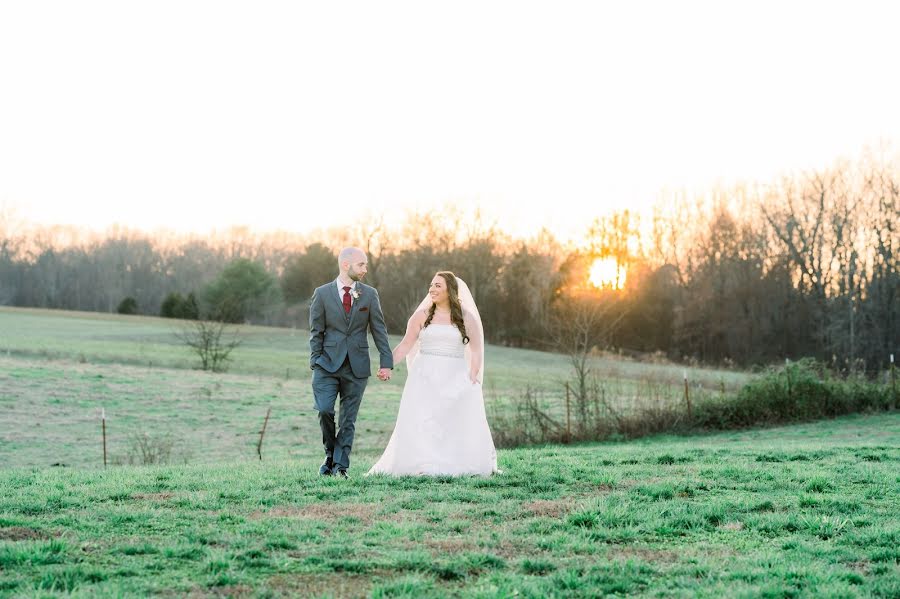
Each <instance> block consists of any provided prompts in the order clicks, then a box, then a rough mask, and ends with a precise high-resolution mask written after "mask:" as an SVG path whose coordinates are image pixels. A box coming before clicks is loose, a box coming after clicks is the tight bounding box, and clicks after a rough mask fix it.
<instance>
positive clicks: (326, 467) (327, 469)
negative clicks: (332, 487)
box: [319, 456, 334, 476]
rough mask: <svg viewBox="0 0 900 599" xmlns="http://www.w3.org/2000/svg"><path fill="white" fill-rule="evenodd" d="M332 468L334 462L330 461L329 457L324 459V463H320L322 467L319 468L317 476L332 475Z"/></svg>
mask: <svg viewBox="0 0 900 599" xmlns="http://www.w3.org/2000/svg"><path fill="white" fill-rule="evenodd" d="M332 468H334V462H333V461H332V460H331V456H328V457H327V458H325V461H324V462H322V465H321V466H319V475H321V476H331V475H332V474H334V472H332V471H331V470H332Z"/></svg>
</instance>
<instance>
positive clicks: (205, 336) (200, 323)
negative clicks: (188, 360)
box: [175, 320, 243, 372]
mask: <svg viewBox="0 0 900 599" xmlns="http://www.w3.org/2000/svg"><path fill="white" fill-rule="evenodd" d="M175 335H176V337H177V338H178V339H179V341H181V342H182V343H183V344H184V345H186V346H187V347H188V348H189V349H190V350H191V352H193V353H194V354H196V356H197V357H198V358H200V369H201V370H209V371H212V372H225V371H226V370H227V369H228V368H227V364H228V361H229V360H231V352H232V351H234V349H235V348H236V347H238V346H239V345H240V344H241V342H242V341H243V340H242V339H241V338H240V337H239V336H238V329H237V327H236V326H233V325H229V324H228V323H226V322H221V321H216V320H194V321H191V322H190V323H186V324H184V325H183V326H182V328H181V329H180V330H179V331H178V332H177V333H176V334H175Z"/></svg>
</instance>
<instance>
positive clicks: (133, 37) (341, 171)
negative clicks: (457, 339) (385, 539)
mask: <svg viewBox="0 0 900 599" xmlns="http://www.w3.org/2000/svg"><path fill="white" fill-rule="evenodd" d="M891 5H892V3H890V2H880V3H876V2H860V1H854V2H850V1H847V2H841V3H829V2H783V1H782V2H743V3H737V2H616V3H612V2H610V3H602V2H542V3H536V2H521V1H517V2H485V1H483V0H482V1H478V2H452V3H451V2H447V3H440V4H438V3H433V2H421V1H415V2H402V3H398V2H315V3H313V2H309V3H303V2H290V3H277V2H266V3H255V2H254V3H251V2H243V3H236V2H221V1H216V2H191V1H186V2H185V1H178V2H159V1H156V2H143V3H136V2H122V1H121V0H120V1H116V2H105V3H100V2H90V1H82V2H34V1H9V2H3V3H2V4H0V84H2V92H0V206H6V207H7V208H8V207H13V208H14V209H15V210H16V211H17V212H18V214H19V215H20V216H22V217H24V218H26V219H28V220H32V221H36V222H40V223H66V224H77V225H87V226H90V227H93V228H104V227H106V226H107V225H109V224H111V223H114V222H117V223H121V224H125V225H128V226H133V227H140V228H145V229H154V228H157V227H166V228H170V229H175V230H179V231H186V230H195V231H199V232H202V231H207V230H209V229H211V228H214V227H215V228H223V227H227V226H230V225H236V224H243V225H249V226H251V227H254V228H257V229H260V230H272V229H286V230H291V231H300V232H302V231H308V230H311V229H314V228H319V227H329V226H335V225H339V224H341V223H345V222H353V221H356V220H358V219H359V218H362V217H367V216H368V217H375V216H376V215H378V214H380V213H382V212H385V213H386V214H387V215H388V219H389V221H390V220H391V219H397V220H399V219H400V218H402V217H403V216H404V215H405V212H406V211H407V210H409V209H415V208H420V209H426V208H429V207H433V206H439V205H442V204H444V203H445V202H449V201H455V202H460V203H462V204H463V206H465V207H475V206H479V207H481V208H482V209H483V210H484V211H485V212H486V213H488V214H489V215H493V216H494V217H496V218H498V219H499V222H500V224H501V226H503V227H505V228H506V229H507V230H508V231H509V232H511V233H513V234H517V235H526V234H528V233H530V232H534V231H536V230H537V229H538V228H539V227H541V226H544V225H546V226H548V227H549V228H550V229H551V230H552V231H554V232H556V233H557V234H559V235H561V236H564V237H566V236H575V235H578V234H579V233H581V232H583V230H584V228H585V226H584V221H585V220H588V219H590V218H592V217H593V216H596V215H599V214H603V213H605V212H608V211H611V210H614V209H621V208H624V207H631V208H636V209H646V207H648V206H649V205H650V204H651V203H652V202H653V201H654V200H655V199H656V198H657V197H658V194H659V192H660V190H662V189H664V188H669V189H672V188H682V187H684V188H688V189H695V190H703V189H708V188H709V187H711V186H713V185H715V184H716V183H729V182H732V181H736V180H759V181H768V180H771V179H772V178H773V177H775V176H776V175H777V174H778V173H780V172H783V171H786V170H790V169H802V168H810V167H821V166H826V165H828V164H830V163H832V162H833V160H834V159H836V158H838V157H840V156H847V157H854V156H858V155H859V154H860V153H861V151H862V150H863V148H864V147H865V146H866V145H875V144H878V143H881V142H884V141H888V142H891V141H893V142H894V148H895V149H896V148H897V143H896V142H897V141H898V140H900V110H898V109H897V107H898V106H900V78H898V77H897V74H896V73H897V64H896V57H897V56H898V52H900V50H898V44H897V41H896V24H897V23H898V21H900V19H898V16H900V10H894V9H892V8H891Z"/></svg>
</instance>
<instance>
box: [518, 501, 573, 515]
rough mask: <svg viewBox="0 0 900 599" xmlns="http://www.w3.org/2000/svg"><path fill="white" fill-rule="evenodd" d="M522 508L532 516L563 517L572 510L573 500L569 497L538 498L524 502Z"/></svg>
mask: <svg viewBox="0 0 900 599" xmlns="http://www.w3.org/2000/svg"><path fill="white" fill-rule="evenodd" d="M522 509H523V510H525V512H526V513H529V514H531V515H532V516H541V517H546V518H562V517H563V516H565V515H566V514H568V513H569V512H570V511H572V501H571V500H569V499H561V500H552V499H537V500H535V501H529V502H526V503H523V504H522Z"/></svg>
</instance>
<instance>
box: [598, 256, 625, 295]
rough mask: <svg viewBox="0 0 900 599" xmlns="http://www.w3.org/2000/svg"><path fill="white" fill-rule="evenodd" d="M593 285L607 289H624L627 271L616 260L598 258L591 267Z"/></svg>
mask: <svg viewBox="0 0 900 599" xmlns="http://www.w3.org/2000/svg"><path fill="white" fill-rule="evenodd" d="M590 281H591V284H592V285H593V286H594V287H600V288H606V289H622V287H624V286H625V269H624V268H622V267H620V266H619V263H618V262H617V261H616V259H615V258H597V259H596V260H594V263H593V264H592V265H591V277H590Z"/></svg>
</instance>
